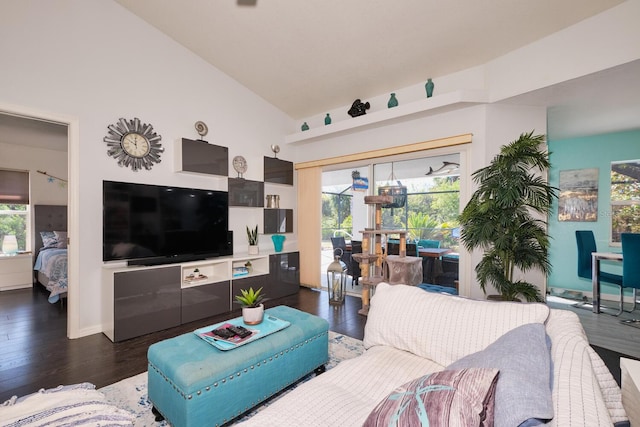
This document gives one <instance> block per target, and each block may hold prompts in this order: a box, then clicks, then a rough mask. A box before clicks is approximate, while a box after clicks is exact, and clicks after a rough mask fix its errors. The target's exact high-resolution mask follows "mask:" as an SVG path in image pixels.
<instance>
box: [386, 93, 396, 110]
mask: <svg viewBox="0 0 640 427" xmlns="http://www.w3.org/2000/svg"><path fill="white" fill-rule="evenodd" d="M397 106H398V99H397V98H396V94H395V93H392V94H391V98H389V102H387V108H393V107H397Z"/></svg>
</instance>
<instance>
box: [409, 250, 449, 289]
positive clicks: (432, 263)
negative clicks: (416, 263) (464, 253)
mask: <svg viewBox="0 0 640 427" xmlns="http://www.w3.org/2000/svg"><path fill="white" fill-rule="evenodd" d="M451 252H453V251H452V249H449V248H420V247H418V255H420V256H421V257H422V260H423V261H422V272H423V280H424V282H425V283H430V284H434V283H433V282H434V279H435V276H436V275H437V274H439V273H441V272H442V261H441V260H442V255H446V254H449V253H451Z"/></svg>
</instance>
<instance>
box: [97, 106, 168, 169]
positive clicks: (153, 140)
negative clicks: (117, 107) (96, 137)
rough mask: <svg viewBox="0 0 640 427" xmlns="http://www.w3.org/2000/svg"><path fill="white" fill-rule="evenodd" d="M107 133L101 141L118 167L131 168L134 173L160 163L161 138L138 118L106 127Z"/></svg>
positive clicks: (162, 149)
mask: <svg viewBox="0 0 640 427" xmlns="http://www.w3.org/2000/svg"><path fill="white" fill-rule="evenodd" d="M107 129H109V132H108V133H107V136H105V137H104V139H103V141H104V142H106V143H107V146H108V147H109V149H108V150H107V154H108V155H109V156H111V157H113V158H114V159H116V160H117V161H118V165H120V166H124V167H131V169H133V171H134V172H137V171H139V170H140V169H142V168H145V169H146V170H150V169H151V167H152V166H153V165H154V163H160V161H161V160H160V154H161V153H162V152H163V151H164V148H163V147H162V144H160V140H161V139H162V137H161V136H160V135H158V134H157V133H155V132H154V131H153V126H151V125H150V124H146V123H142V122H140V119H139V118H137V117H136V118H134V119H132V120H126V119H123V118H121V119H120V120H118V123H115V124H112V125H109V126H107Z"/></svg>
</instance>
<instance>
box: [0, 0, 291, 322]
mask: <svg viewBox="0 0 640 427" xmlns="http://www.w3.org/2000/svg"><path fill="white" fill-rule="evenodd" d="M0 57H1V58H2V68H1V69H0V76H1V78H0V106H2V105H5V106H6V105H17V106H21V107H28V108H33V109H36V110H39V111H43V112H52V113H55V114H60V115H65V116H69V117H72V118H75V119H76V120H77V121H78V135H79V182H78V184H79V192H80V201H79V204H80V206H79V217H80V224H79V228H80V235H79V236H75V237H76V241H77V242H78V248H79V253H80V259H79V266H78V267H79V274H80V277H82V281H81V282H82V283H80V285H81V286H80V292H79V299H80V301H79V305H78V307H79V313H78V314H79V319H78V324H77V329H78V330H79V334H80V335H86V334H89V333H94V332H99V331H100V330H101V313H100V300H99V295H100V282H101V268H102V261H101V260H102V226H101V224H102V181H103V180H121V181H129V182H140V183H153V184H161V185H162V184H164V185H166V184H170V185H177V186H185V187H196V188H211V189H225V190H226V179H225V178H214V177H211V178H210V177H197V176H194V175H186V174H177V173H174V172H173V145H174V141H175V140H176V139H179V138H182V137H186V138H197V137H198V135H197V133H196V131H195V129H194V123H195V122H196V121H198V120H202V121H204V122H205V123H207V125H208V127H209V135H207V140H208V141H210V142H212V143H215V144H218V145H223V146H227V147H229V156H230V158H233V156H235V155H238V154H242V155H244V156H245V157H246V159H247V161H248V164H249V169H248V171H247V173H246V174H245V177H246V178H247V179H254V180H262V176H263V171H262V157H263V156H265V155H267V156H271V155H273V153H272V152H271V150H270V148H269V147H270V145H271V144H281V142H282V135H283V134H284V133H285V129H288V128H291V126H292V124H291V121H290V119H289V118H288V117H287V116H286V115H285V114H283V113H282V112H280V111H279V110H277V109H276V108H274V107H273V106H271V105H270V104H268V103H266V102H265V101H264V100H263V99H261V98H259V97H258V96H256V95H255V94H253V93H251V92H250V91H248V90H247V89H246V88H244V87H243V86H241V85H240V84H238V83H237V82H236V81H234V80H232V79H230V78H228V77H227V76H226V75H224V74H223V73H221V72H220V71H219V70H217V69H216V68H214V67H212V66H210V65H209V64H207V63H205V62H204V61H203V60H201V59H200V58H198V57H196V56H195V55H193V54H192V53H191V52H190V51H188V50H186V49H184V48H183V47H181V46H180V45H178V44H177V43H175V42H174V41H172V40H171V39H169V38H168V37H166V36H164V35H163V34H161V33H160V32H158V31H157V30H156V29H154V28H153V27H151V26H149V25H148V24H146V23H145V22H143V21H141V20H140V19H138V18H137V17H135V16H134V15H132V14H131V13H129V12H128V11H126V10H125V9H123V8H122V7H121V6H119V5H118V4H117V3H115V2H112V1H110V0H92V1H79V0H52V1H47V2H41V1H33V0H26V1H22V0H8V1H3V2H2V12H1V13H0ZM121 117H124V118H133V117H139V118H140V119H141V120H142V121H143V122H145V123H151V124H152V125H153V126H154V129H155V130H156V131H157V132H158V133H159V134H160V135H161V136H162V143H163V146H164V147H165V152H164V154H163V155H162V163H160V164H158V165H156V166H154V167H153V169H152V170H151V171H141V172H137V173H136V172H133V171H131V170H127V169H124V168H121V167H119V166H118V165H117V163H116V162H115V161H114V160H113V159H112V158H111V157H108V156H107V154H106V152H107V150H106V144H105V143H104V142H103V141H102V139H103V137H104V136H105V135H106V133H107V126H108V125H109V124H112V123H114V122H116V121H117V120H118V119H119V118H121ZM291 156H292V153H291V150H289V149H288V147H283V149H282V151H281V152H280V154H279V157H280V158H282V159H285V160H292V158H291ZM230 170H232V169H231V166H230ZM230 174H231V175H235V174H234V173H230ZM288 203H292V201H289V202H288ZM286 207H289V206H286ZM255 211H256V210H251V209H244V210H236V211H234V214H233V215H232V218H231V224H230V226H231V227H232V228H233V229H234V235H235V236H234V237H235V238H234V245H235V247H237V248H241V250H246V249H245V248H246V238H245V231H244V226H245V225H246V224H247V223H249V224H250V223H253V217H258V216H259V218H260V224H261V223H262V216H261V215H259V214H257V213H256V212H255ZM249 221H251V222H249ZM71 237H72V238H73V236H71ZM290 237H291V238H290ZM262 240H263V241H266V240H267V239H262ZM291 242H295V237H292V236H288V243H291ZM266 243H270V242H265V244H266Z"/></svg>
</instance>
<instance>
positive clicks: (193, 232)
mask: <svg viewBox="0 0 640 427" xmlns="http://www.w3.org/2000/svg"><path fill="white" fill-rule="evenodd" d="M102 218H103V252H102V259H103V261H115V260H127V261H128V264H129V265H153V264H169V263H172V262H185V261H192V260H198V259H205V258H212V257H218V256H226V255H233V239H232V235H231V232H230V231H228V228H229V197H228V194H227V192H226V191H214V190H202V189H193V188H181V187H165V186H160V185H148V184H133V183H127V182H115V181H103V213H102Z"/></svg>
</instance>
